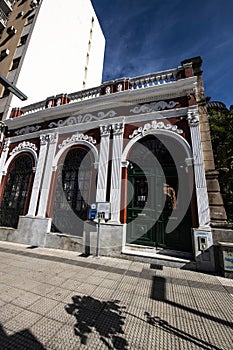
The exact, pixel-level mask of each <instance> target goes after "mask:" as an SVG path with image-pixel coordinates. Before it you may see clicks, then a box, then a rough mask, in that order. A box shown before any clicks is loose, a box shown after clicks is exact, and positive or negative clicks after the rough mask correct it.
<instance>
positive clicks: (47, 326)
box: [29, 317, 63, 344]
mask: <svg viewBox="0 0 233 350" xmlns="http://www.w3.org/2000/svg"><path fill="white" fill-rule="evenodd" d="M62 326H63V324H62V323H61V322H57V321H56V320H52V319H50V318H47V317H43V318H41V319H40V320H39V321H38V322H36V323H35V324H34V325H33V326H31V327H30V332H31V333H32V334H33V336H34V337H36V339H37V340H38V341H39V342H40V343H42V344H45V343H46V342H48V341H49V340H50V339H51V338H52V337H53V336H54V334H55V333H57V332H58V331H59V330H60V329H61V328H62ZM29 338H30V336H29Z"/></svg>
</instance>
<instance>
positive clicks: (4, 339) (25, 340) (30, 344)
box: [0, 325, 46, 350]
mask: <svg viewBox="0 0 233 350" xmlns="http://www.w3.org/2000/svg"><path fill="white" fill-rule="evenodd" d="M0 349H2V350H3V349H4V350H16V349H24V350H32V349H33V350H46V348H45V347H44V346H43V345H42V344H41V343H40V342H39V341H38V340H37V339H36V337H35V336H34V335H33V334H32V333H31V332H30V330H28V329H24V330H22V331H20V332H17V333H14V334H11V335H8V334H7V333H6V332H5V331H4V329H3V327H2V326H1V325H0Z"/></svg>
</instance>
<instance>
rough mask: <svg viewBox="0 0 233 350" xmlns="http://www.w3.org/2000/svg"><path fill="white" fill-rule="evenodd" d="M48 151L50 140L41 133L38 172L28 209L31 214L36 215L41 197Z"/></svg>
mask: <svg viewBox="0 0 233 350" xmlns="http://www.w3.org/2000/svg"><path fill="white" fill-rule="evenodd" d="M47 151H48V141H47V139H46V137H45V135H41V136H40V152H39V157H38V163H37V167H36V173H35V178H34V182H33V187H32V193H31V199H30V204H29V209H28V214H27V215H29V216H35V215H36V208H37V204H38V199H39V195H40V190H41V183H42V180H43V174H44V167H45V162H46V156H47Z"/></svg>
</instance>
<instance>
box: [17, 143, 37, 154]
mask: <svg viewBox="0 0 233 350" xmlns="http://www.w3.org/2000/svg"><path fill="white" fill-rule="evenodd" d="M24 150H33V151H37V147H36V145H35V144H34V143H31V142H29V141H24V142H21V143H20V144H19V145H18V146H16V147H15V148H14V149H13V150H12V151H11V153H10V156H11V155H13V154H15V153H17V152H20V151H24Z"/></svg>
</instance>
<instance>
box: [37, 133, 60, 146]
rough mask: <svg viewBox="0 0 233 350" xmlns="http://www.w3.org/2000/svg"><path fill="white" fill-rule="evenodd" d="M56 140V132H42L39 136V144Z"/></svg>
mask: <svg viewBox="0 0 233 350" xmlns="http://www.w3.org/2000/svg"><path fill="white" fill-rule="evenodd" d="M56 140H57V134H44V135H41V136H40V143H41V145H45V144H46V143H53V142H56Z"/></svg>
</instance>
